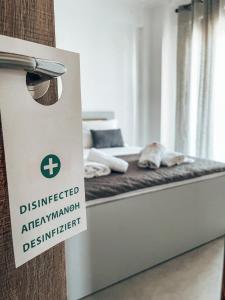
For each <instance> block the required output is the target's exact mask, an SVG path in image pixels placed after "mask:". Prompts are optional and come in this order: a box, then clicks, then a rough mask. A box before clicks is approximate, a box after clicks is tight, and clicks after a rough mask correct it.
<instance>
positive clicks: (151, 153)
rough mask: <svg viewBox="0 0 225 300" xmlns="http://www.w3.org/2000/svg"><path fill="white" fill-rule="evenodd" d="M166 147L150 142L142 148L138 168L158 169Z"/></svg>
mask: <svg viewBox="0 0 225 300" xmlns="http://www.w3.org/2000/svg"><path fill="white" fill-rule="evenodd" d="M165 151H166V148H165V147H164V146H163V145H161V144H159V143H152V144H150V145H148V146H146V147H145V148H144V150H143V151H142V152H141V156H140V158H139V161H138V166H139V167H140V168H149V169H158V168H159V167H160V163H161V160H162V157H163V155H164V153H165Z"/></svg>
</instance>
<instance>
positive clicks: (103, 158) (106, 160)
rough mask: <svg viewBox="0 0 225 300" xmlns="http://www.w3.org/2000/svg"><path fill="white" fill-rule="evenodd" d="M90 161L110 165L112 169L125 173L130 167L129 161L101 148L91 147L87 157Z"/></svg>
mask: <svg viewBox="0 0 225 300" xmlns="http://www.w3.org/2000/svg"><path fill="white" fill-rule="evenodd" d="M87 160H88V161H93V162H97V163H100V164H103V165H106V166H107V167H109V168H110V169H111V170H112V171H116V172H120V173H125V172H126V171H127V169H128V166H129V165H128V162H126V161H125V160H123V159H120V158H117V157H113V156H110V155H107V154H105V153H103V152H101V151H100V150H96V149H94V148H92V149H90V151H89V155H88V157H87Z"/></svg>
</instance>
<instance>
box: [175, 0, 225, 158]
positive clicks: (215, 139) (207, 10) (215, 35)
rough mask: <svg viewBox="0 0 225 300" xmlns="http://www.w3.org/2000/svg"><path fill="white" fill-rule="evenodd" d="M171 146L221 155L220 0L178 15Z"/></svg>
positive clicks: (224, 85)
mask: <svg viewBox="0 0 225 300" xmlns="http://www.w3.org/2000/svg"><path fill="white" fill-rule="evenodd" d="M177 53H178V55H177V111H176V149H177V150H178V151H182V152H185V153H187V154H190V155H195V156H200V157H206V158H212V159H217V160H222V161H225V136H223V133H224V132H225V0H204V1H199V0H195V1H193V2H192V6H191V7H190V8H189V9H183V10H181V11H180V12H179V15H178V48H177Z"/></svg>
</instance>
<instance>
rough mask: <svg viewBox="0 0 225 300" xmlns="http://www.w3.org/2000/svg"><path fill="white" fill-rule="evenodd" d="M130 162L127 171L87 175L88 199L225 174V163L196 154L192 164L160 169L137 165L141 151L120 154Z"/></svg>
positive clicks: (109, 196) (107, 197)
mask: <svg viewBox="0 0 225 300" xmlns="http://www.w3.org/2000/svg"><path fill="white" fill-rule="evenodd" d="M119 157H121V158H122V159H124V160H126V161H128V162H129V168H128V171H127V173H125V174H119V173H116V172H112V173H111V174H110V175H108V176H103V177H98V178H92V179H85V193H86V201H91V200H96V199H102V198H104V199H110V198H112V197H116V196H118V195H126V194H127V193H131V192H139V191H143V190H146V189H148V188H152V187H156V186H161V185H163V186H165V185H170V184H171V183H179V182H183V181H188V180H191V179H195V178H200V177H201V178H203V177H205V176H209V175H212V174H223V172H225V164H224V163H220V162H215V161H211V160H205V159H199V158H196V159H195V162H194V163H192V164H183V165H180V166H175V167H171V168H165V167H161V168H160V169H158V170H149V169H140V168H139V167H138V166H137V160H138V155H137V154H134V155H133V154H131V155H122V156H119Z"/></svg>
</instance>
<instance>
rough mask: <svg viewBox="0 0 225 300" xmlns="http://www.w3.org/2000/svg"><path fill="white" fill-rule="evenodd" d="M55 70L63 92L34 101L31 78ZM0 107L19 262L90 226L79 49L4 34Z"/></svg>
mask: <svg viewBox="0 0 225 300" xmlns="http://www.w3.org/2000/svg"><path fill="white" fill-rule="evenodd" d="M32 75H33V76H32ZM57 76H60V77H61V80H62V95H61V98H60V99H59V100H58V101H57V102H56V103H55V104H53V105H49V106H46V105H42V104H39V103H38V102H37V101H35V100H34V99H33V97H32V95H31V94H30V92H29V91H28V87H27V84H30V85H31V86H33V87H34V88H35V86H36V87H41V86H42V85H43V86H46V85H47V86H48V82H49V79H50V78H51V77H54V78H55V77H57ZM35 80H37V81H35ZM46 82H47V83H46ZM37 90H38V88H37ZM0 109H1V120H2V128H3V139H4V149H5V159H6V171H7V180H8V191H9V203H10V216H11V226H12V237H13V247H14V255H15V264H16V267H19V266H20V265H22V264H24V263H25V262H27V261H29V260H30V259H32V258H33V257H35V256H37V255H39V254H40V253H42V252H44V251H46V250H47V249H49V248H51V247H52V246H54V245H56V244H58V243H60V242H62V241H65V240H66V239H68V238H70V237H72V236H74V235H76V234H78V233H80V232H82V231H84V230H86V226H87V225H86V208H85V196H84V179H83V151H82V128H81V124H82V123H81V100H80V74H79V55H78V54H75V53H71V52H68V51H63V50H59V49H55V48H51V47H47V46H43V45H39V44H35V43H30V42H27V41H22V40H19V39H14V38H9V37H5V36H0Z"/></svg>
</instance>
